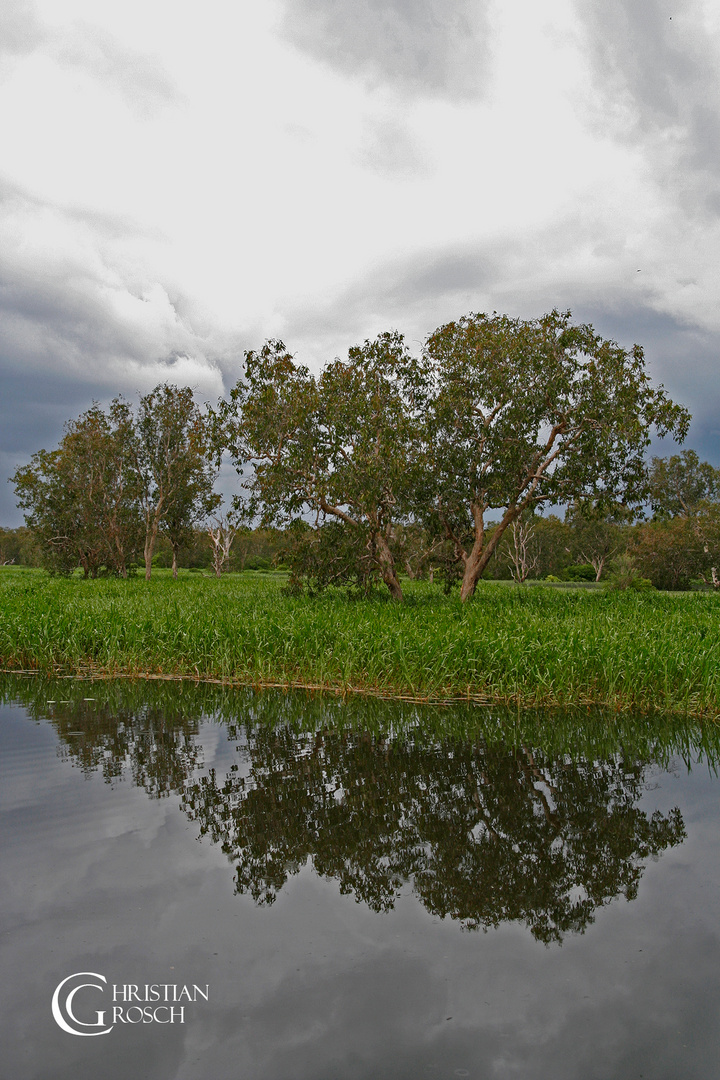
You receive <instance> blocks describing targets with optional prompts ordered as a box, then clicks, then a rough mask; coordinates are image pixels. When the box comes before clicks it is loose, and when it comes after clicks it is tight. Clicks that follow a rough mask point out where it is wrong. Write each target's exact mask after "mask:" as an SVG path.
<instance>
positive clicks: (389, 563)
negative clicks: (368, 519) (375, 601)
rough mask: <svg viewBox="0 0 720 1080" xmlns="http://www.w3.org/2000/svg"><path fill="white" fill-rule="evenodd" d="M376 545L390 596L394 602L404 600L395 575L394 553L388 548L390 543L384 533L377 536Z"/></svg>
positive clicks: (381, 570) (381, 571) (383, 577)
mask: <svg viewBox="0 0 720 1080" xmlns="http://www.w3.org/2000/svg"><path fill="white" fill-rule="evenodd" d="M375 544H376V549H377V559H378V562H379V563H380V573H381V574H382V579H383V581H384V582H385V584H386V585H387V587H388V589H389V590H390V595H391V596H392V598H393V600H402V599H403V591H402V589H401V587H400V582H399V581H398V576H397V574H396V573H395V560H394V559H393V556H392V551H391V550H390V548H389V547H388V542H387V540H386V539H385V537H384V536H383V535H382V533H378V535H377V536H376V538H375Z"/></svg>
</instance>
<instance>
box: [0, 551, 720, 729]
mask: <svg viewBox="0 0 720 1080" xmlns="http://www.w3.org/2000/svg"><path fill="white" fill-rule="evenodd" d="M0 666H2V667H3V668H6V669H15V670H18V669H32V670H39V671H42V672H45V673H50V672H53V671H55V672H57V671H65V672H67V673H84V674H88V673H95V674H103V675H141V674H143V675H167V676H189V677H194V678H198V679H220V680H227V681H232V682H237V683H243V684H246V685H267V684H274V685H282V686H292V685H296V686H297V685H301V686H320V687H328V688H332V689H336V690H340V691H353V690H361V691H370V692H374V693H380V694H385V695H388V696H399V697H410V698H416V699H419V700H423V699H427V700H446V699H461V698H466V699H470V700H475V701H488V702H489V701H493V702H505V703H513V704H517V705H520V706H530V705H534V706H537V705H552V706H555V705H584V704H605V705H609V706H611V707H612V708H614V709H632V710H635V711H637V710H643V711H651V710H663V711H668V710H670V711H674V712H680V713H685V714H687V715H694V716H712V717H718V716H720V597H715V596H711V595H707V594H692V595H687V596H671V595H667V594H662V593H648V594H643V593H630V592H628V593H605V592H604V591H592V590H580V589H577V590H574V589H573V590H570V589H563V590H553V589H552V588H549V587H547V588H544V587H533V588H526V587H506V586H505V587H504V586H499V585H496V584H495V583H481V585H480V587H479V588H478V592H477V594H476V596H475V597H474V599H473V600H472V601H471V602H469V603H468V604H465V605H462V604H461V603H460V602H459V600H458V599H457V598H455V597H445V596H443V595H442V593H441V592H440V591H439V590H438V589H437V588H434V587H432V586H430V585H428V584H427V583H411V584H410V585H409V586H408V588H407V602H406V603H405V604H402V605H397V604H393V603H392V602H390V601H388V600H386V599H385V598H384V597H379V596H378V597H373V598H370V599H367V600H353V599H350V598H348V597H347V596H346V595H345V594H344V593H339V592H328V593H326V594H324V595H321V596H319V597H315V598H309V597H291V596H285V595H283V594H282V592H281V588H280V582H278V581H277V579H273V578H272V577H267V578H261V577H256V576H253V577H250V576H228V577H226V578H222V579H220V580H215V579H212V578H197V577H194V576H190V575H187V576H185V577H183V578H181V579H179V580H178V581H173V580H172V578H170V577H169V576H168V577H157V578H153V580H152V581H151V582H149V583H147V582H145V581H144V580H140V579H134V580H132V579H131V580H129V581H120V580H105V581H83V580H79V579H70V580H60V579H50V578H47V577H46V576H44V575H42V574H39V573H38V574H28V573H26V574H22V575H21V574H13V573H7V572H4V573H1V574H0Z"/></svg>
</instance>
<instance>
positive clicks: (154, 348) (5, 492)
mask: <svg viewBox="0 0 720 1080" xmlns="http://www.w3.org/2000/svg"><path fill="white" fill-rule="evenodd" d="M38 216H39V217H40V218H41V220H44V221H45V222H46V223H47V225H48V227H49V228H53V227H56V226H58V223H59V225H60V226H62V230H63V232H62V235H63V236H65V246H64V247H58V248H57V249H56V250H54V252H53V257H52V258H51V259H49V258H48V256H47V252H45V251H42V250H35V249H33V247H32V245H31V244H29V243H28V242H27V240H26V237H25V229H24V225H25V224H26V222H27V221H32V220H35V219H37V218H38ZM132 228H133V227H132V223H130V222H127V221H126V222H124V223H122V222H119V221H117V220H115V219H113V218H112V217H108V219H107V221H104V220H103V219H102V216H101V215H98V214H92V215H89V216H88V218H87V220H83V219H82V217H81V216H78V215H77V213H73V212H66V211H64V210H63V209H61V208H58V207H55V206H52V205H50V204H42V203H41V202H39V201H38V200H36V199H33V198H32V197H30V196H28V195H26V194H24V193H22V192H20V191H19V190H17V189H16V188H13V187H11V186H9V185H4V186H3V187H2V188H0V386H2V394H1V395H0V458H1V461H0V464H2V466H3V472H4V474H5V475H6V476H7V475H9V474H10V473H12V472H14V470H15V468H16V467H17V465H18V464H22V463H23V462H24V461H26V460H27V459H28V457H29V455H30V454H32V453H33V452H34V451H36V450H38V449H40V448H41V447H44V448H46V449H50V448H51V447H52V446H54V445H56V444H57V442H58V440H59V438H60V437H61V435H62V428H63V424H64V423H65V421H67V420H69V419H72V418H73V417H75V416H77V415H78V414H79V413H80V412H82V411H83V410H84V409H87V408H89V406H90V405H91V403H92V401H93V400H100V401H105V400H109V399H110V398H111V397H114V396H115V395H116V394H118V393H123V394H125V395H127V396H129V397H134V395H135V393H136V392H137V391H138V390H139V391H142V392H143V393H145V392H147V391H148V390H149V389H150V388H151V387H152V386H154V385H157V384H158V383H160V382H165V381H167V382H172V383H176V384H178V385H185V386H192V387H194V388H196V389H197V390H198V391H199V393H200V394H204V395H206V396H207V397H209V398H211V399H215V398H216V397H217V396H218V395H219V394H220V393H221V392H222V388H223V379H222V374H221V372H220V370H219V367H218V366H217V364H216V362H215V358H214V357H211V356H210V355H209V346H208V342H207V341H206V340H205V339H204V338H202V337H200V336H199V335H198V334H197V333H196V332H195V330H194V328H193V326H192V324H191V322H190V321H189V320H188V318H187V317H182V315H181V314H180V311H179V309H180V310H181V309H182V303H181V298H174V297H172V296H171V295H169V289H168V288H165V287H163V285H162V283H160V282H144V283H143V282H137V281H133V280H131V279H130V278H129V277H128V275H127V274H126V273H125V272H124V269H123V265H122V261H121V260H118V259H116V258H115V257H114V246H113V242H114V240H115V238H116V237H117V235H118V232H122V233H123V236H125V237H129V236H131V235H132ZM68 238H69V239H68ZM225 351H226V352H229V351H230V348H229V345H228V346H226V350H225ZM0 488H2V490H0V521H7V520H10V519H12V518H14V517H15V516H16V515H15V511H14V509H13V506H14V500H13V499H12V498H11V494H10V491H9V489H8V488H5V487H4V485H1V484H0Z"/></svg>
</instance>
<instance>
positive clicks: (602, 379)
mask: <svg viewBox="0 0 720 1080" xmlns="http://www.w3.org/2000/svg"><path fill="white" fill-rule="evenodd" d="M425 353H426V356H427V358H428V360H429V361H430V362H431V363H432V364H433V365H434V367H435V371H436V378H437V393H436V395H435V397H434V400H433V402H432V405H431V408H430V411H429V415H428V421H427V425H426V429H425V430H426V454H427V467H428V472H429V474H430V475H432V477H433V478H434V494H433V498H432V504H431V508H430V510H429V512H428V511H426V514H425V516H426V520H427V521H428V524H429V526H431V527H432V528H434V531H435V532H436V533H438V532H441V533H443V534H444V535H445V536H446V538H447V540H448V543H450V544H452V545H453V547H454V550H455V552H456V557H457V559H458V560H459V562H460V565H461V569H462V586H461V593H460V595H461V598H462V600H467V599H468V597H470V596H472V595H473V593H474V592H475V588H476V585H477V582H478V580H479V578H480V576H481V575H482V573H483V570H484V569H485V567H486V566H487V564H488V562H489V560H490V558H491V557H492V554H493V552H494V550H495V548H496V546H497V545H498V544H499V542H500V540H501V539H502V536H503V533H504V532H505V530H506V529H507V528H508V527H509V526H510V525H511V524H512V523H513V522H514V521H516V520H517V519H518V518H519V517H520V516H521V515H522V514H523V513H525V512H526V511H529V510H532V508H533V507H536V506H539V505H541V504H542V503H544V502H547V503H563V502H565V503H567V502H571V501H579V502H582V501H587V502H589V503H591V504H593V505H594V506H595V507H597V508H598V509H602V508H603V507H604V506H609V505H610V504H614V503H617V502H621V503H622V504H623V505H632V504H633V503H639V502H641V501H642V499H643V495H644V493H645V491H646V487H647V473H646V466H645V461H644V453H645V450H646V448H647V446H648V444H649V441H650V440H649V432H650V430H651V428H652V427H655V429H656V430H657V431H658V433H659V434H660V435H664V434H667V433H673V434H674V435H675V436H676V438H678V439H679V440H682V438H684V436H685V434H686V432H687V427H688V424H689V420H690V416H689V413H688V412H687V410H686V409H684V408H682V407H681V406H679V405H676V404H674V403H673V402H672V401H671V400H670V398H669V397H668V396H667V394H666V393H665V391H664V390H663V388H662V387H658V388H655V387H652V386H651V384H650V379H649V377H648V375H647V374H646V372H645V366H644V358H643V351H642V349H641V348H640V346H639V345H634V346H633V347H632V348H631V349H624V348H622V347H621V346H619V345H617V344H616V343H615V342H613V341H606V340H603V339H602V338H601V337H600V336H599V335H598V334H596V333H595V331H594V330H593V328H592V327H591V326H588V325H573V323H572V322H571V316H570V312H559V311H557V310H554V311H552V312H550V313H549V314H548V315H544V316H542V317H541V318H539V319H535V320H529V321H526V320H521V319H511V318H510V317H509V316H506V315H498V314H493V315H490V316H488V315H485V314H471V315H467V316H465V317H464V318H462V319H460V320H458V321H457V322H452V323H448V324H447V325H445V326H442V327H440V329H439V330H437V331H436V332H435V333H434V334H432V335H431V336H430V338H429V339H428V341H427V343H426V348H425ZM497 509H500V510H501V511H502V516H501V519H500V522H499V524H498V525H497V527H496V528H495V529H494V530H493V532H492V534H491V536H490V537H489V538H488V537H487V536H486V528H485V524H486V515H487V513H488V511H489V510H497Z"/></svg>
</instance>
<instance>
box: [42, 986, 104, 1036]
mask: <svg viewBox="0 0 720 1080" xmlns="http://www.w3.org/2000/svg"><path fill="white" fill-rule="evenodd" d="M79 979H97V980H99V982H78V981H77V980H79ZM104 984H107V979H106V978H105V976H104V975H98V974H97V972H94V971H77V972H76V973H75V974H74V975H68V976H67V978H66V979H63V981H62V982H61V983H59V984H58V985H57V986H56V987H55V993H54V994H53V997H52V1014H53V1017H54V1019H55V1023H56V1024H57V1025H58V1027H60V1028H62V1030H63V1031H67V1033H68V1034H69V1035H85V1036H90V1035H107V1034H108V1032H109V1031H112V1025H111V1026H110V1027H105V1011H104V1010H101V1011H99V1012H96V1013H95V1017H96V1019H95V1020H90V1021H87V1020H79V1019H78V1018H77V1016H75V1014H74V1012H73V1007H74V1003H75V995H76V994H77V993H78V991H79V990H96V991H97V990H99V991H100V993H101V994H102V993H103V992H104V990H105V985H104ZM83 996H84V995H83ZM82 1028H85V1029H88V1028H92V1029H94V1030H92V1031H89V1030H80V1029H82Z"/></svg>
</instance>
